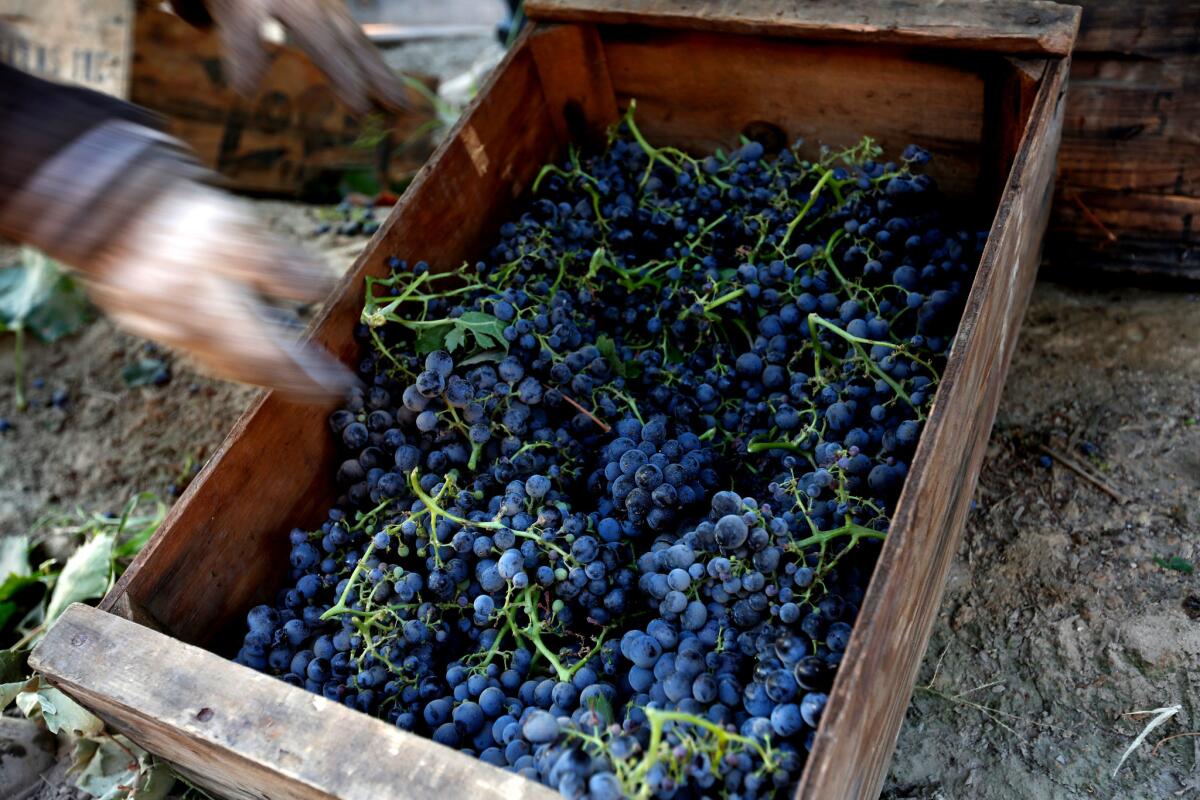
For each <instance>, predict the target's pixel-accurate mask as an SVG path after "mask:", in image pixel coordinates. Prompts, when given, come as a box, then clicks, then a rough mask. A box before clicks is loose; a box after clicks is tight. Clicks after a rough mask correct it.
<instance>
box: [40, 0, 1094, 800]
mask: <svg viewBox="0 0 1200 800" xmlns="http://www.w3.org/2000/svg"><path fill="white" fill-rule="evenodd" d="M735 5H736V9H737V12H738V13H737V15H736V16H734V15H732V14H730V13H728V9H732V8H734V7H735ZM898 8H900V6H899V5H897V4H894V3H891V2H887V0H871V1H869V2H868V1H867V0H855V1H854V2H838V0H809V1H808V2H805V3H803V4H796V3H793V2H788V1H787V0H753V2H749V1H748V0H743V2H739V3H737V4H734V3H732V2H730V3H717V2H711V3H701V2H700V0H673V1H672V2H669V3H666V2H664V3H661V4H659V3H647V2H635V0H621V1H620V2H615V1H614V0H603V2H601V0H594V2H592V1H589V0H536V2H535V0H530V1H529V3H528V5H527V9H528V10H529V12H530V14H531V16H533V17H534V18H535V19H537V20H539V21H538V22H537V23H536V24H534V25H533V26H532V27H531V28H530V29H528V30H526V31H525V33H524V34H523V35H522V37H521V39H520V41H519V43H518V45H517V46H516V47H515V48H514V49H513V50H512V51H511V52H510V53H509V54H508V56H507V57H506V59H505V61H504V62H503V64H502V65H501V66H500V68H499V69H498V70H497V71H496V73H495V74H494V75H493V76H492V77H491V78H490V79H489V81H488V82H487V84H486V85H485V86H484V87H483V88H482V90H481V92H480V93H479V96H478V97H477V99H476V100H475V102H474V103H473V104H472V106H471V107H470V108H469V109H468V111H467V113H466V114H465V115H464V116H463V118H462V119H461V120H460V122H459V123H458V125H457V126H456V127H455V129H454V130H453V131H452V132H451V134H450V136H449V137H448V138H447V139H446V141H445V142H444V143H443V144H442V145H441V147H440V148H439V150H438V152H437V153H436V154H435V156H434V157H433V159H432V160H431V161H430V163H429V164H428V165H427V166H426V167H425V168H424V169H423V170H422V172H421V173H420V174H419V175H418V176H417V178H416V180H415V181H414V182H413V184H412V186H411V187H410V188H409V190H408V192H407V193H406V194H405V196H404V198H403V199H402V201H401V203H400V204H399V205H398V206H397V208H396V209H395V210H394V212H393V213H392V215H391V216H390V217H389V219H388V220H387V222H386V223H385V225H384V226H383V228H382V229H381V230H380V231H379V232H378V233H377V234H376V236H375V238H374V239H373V240H372V242H371V244H370V246H369V247H368V248H367V250H366V252H365V253H364V254H363V255H362V256H361V257H360V259H359V260H358V262H357V263H356V265H355V268H354V269H352V270H351V271H350V273H349V274H348V275H347V277H346V278H345V279H344V281H343V282H342V284H341V285H340V286H339V288H338V289H337V292H336V294H335V296H334V298H333V300H332V301H331V302H330V303H329V304H328V305H327V307H326V309H325V311H324V313H323V315H322V316H321V318H320V319H319V320H317V321H316V323H315V337H316V338H317V339H318V340H319V341H321V342H323V343H324V344H325V345H326V346H327V347H329V348H330V349H331V350H332V352H334V353H336V354H337V355H338V356H339V357H341V358H342V359H344V360H345V361H347V362H348V363H349V362H352V361H354V359H355V358H356V352H355V343H354V338H353V333H352V329H353V326H354V323H355V321H356V320H357V318H358V315H359V311H360V309H361V305H362V301H363V277H364V276H365V275H375V276H382V275H384V274H385V273H386V271H387V267H386V263H385V262H386V259H387V258H388V257H389V256H390V255H392V254H394V253H399V254H402V255H404V256H406V257H411V258H425V259H427V260H428V261H429V262H430V263H431V265H433V267H434V268H435V269H439V270H450V269H454V268H455V267H456V266H457V265H459V264H461V263H462V262H463V261H464V259H470V257H471V256H472V255H474V254H476V253H478V252H479V251H480V250H481V249H482V247H483V246H484V245H485V244H486V239H488V238H489V237H490V236H491V235H492V232H493V231H494V230H495V226H496V224H497V222H498V221H499V220H500V219H501V218H502V217H503V216H504V215H505V214H506V213H507V212H508V210H509V209H510V207H511V205H512V203H513V201H514V199H515V198H517V197H518V196H519V195H521V193H522V192H523V191H524V190H525V189H526V188H527V187H528V186H529V184H530V182H531V181H532V180H533V178H534V176H535V175H536V174H537V172H538V170H539V168H540V166H541V165H542V164H543V163H545V162H546V160H547V159H550V158H552V157H555V156H556V155H559V154H561V153H562V152H563V150H564V148H565V146H566V144H567V142H568V141H570V140H576V141H578V140H586V139H589V138H591V137H595V136H597V135H599V134H600V133H601V132H602V131H603V130H604V129H605V127H606V126H607V125H608V124H609V123H611V122H612V121H613V120H615V119H616V118H617V113H618V108H619V107H621V106H623V105H625V104H626V103H627V101H629V100H630V99H633V98H636V99H637V101H638V123H639V126H640V127H641V128H642V129H643V131H644V132H645V134H646V135H647V136H648V137H649V138H650V139H651V140H652V141H661V142H668V143H672V144H676V145H683V146H687V147H691V148H695V149H698V150H707V149H711V148H713V147H715V146H717V145H721V144H728V143H729V142H730V141H731V140H734V139H736V137H737V136H738V134H739V133H741V132H742V131H743V130H745V129H747V127H760V128H761V127H762V126H763V124H764V123H766V124H769V125H773V126H776V127H777V128H778V129H779V130H780V131H781V132H782V133H783V134H784V135H785V136H787V138H788V139H789V140H790V139H792V138H794V137H796V136H803V137H805V138H807V139H808V140H809V141H810V142H814V143H815V142H817V141H824V142H827V143H829V144H844V143H847V142H854V141H857V140H858V138H859V137H860V136H861V135H863V134H870V135H872V136H875V137H876V138H877V139H879V140H880V141H881V142H882V143H883V145H884V146H885V147H887V148H888V149H889V150H891V151H893V152H896V151H898V150H899V149H900V148H901V147H903V146H904V145H906V144H908V143H910V142H917V143H920V144H923V145H926V146H928V147H929V148H930V149H932V150H933V151H934V153H935V162H934V163H935V165H936V170H935V172H936V175H937V177H938V178H939V180H940V181H941V183H942V185H943V186H944V187H945V188H946V189H947V191H948V192H949V194H950V195H951V197H952V198H953V199H954V200H955V201H957V202H959V203H961V204H962V206H963V207H974V208H975V209H976V210H977V211H978V212H979V213H980V214H981V215H983V216H982V217H981V218H983V219H987V218H990V219H992V225H991V231H990V238H989V240H988V243H987V247H986V250H985V252H984V255H983V257H982V260H981V263H980V266H979V270H978V273H977V275H976V277H975V281H974V285H973V287H972V289H971V292H970V295H969V298H968V301H967V305H966V310H965V312H964V315H963V319H962V322H961V325H960V328H959V331H958V334H957V338H956V340H955V344H954V348H953V351H952V353H951V355H950V357H949V362H948V364H947V366H946V369H945V373H944V376H943V379H942V382H941V385H940V387H939V389H938V393H937V396H936V399H935V402H934V406H933V409H932V411H931V414H930V417H929V420H928V423H927V426H926V429H925V432H924V435H923V436H922V439H921V442H920V445H919V447H918V451H917V454H916V456H915V458H914V460H913V464H912V469H911V471H910V474H909V477H908V480H907V483H906V485H905V487H904V491H903V494H902V496H901V498H900V500H899V504H898V508H897V510H896V513H895V515H894V518H893V521H892V525H891V531H890V534H889V536H888V539H887V541H886V543H885V545H884V547H883V550H882V553H881V556H880V560H879V562H878V566H877V567H876V571H875V575H874V577H873V579H872V582H871V584H870V587H869V589H868V592H867V596H866V598H865V600H864V603H863V606H862V610H861V614H860V616H859V622H858V624H857V625H856V626H855V630H854V634H853V638H852V641H851V643H850V646H849V649H848V650H847V652H846V656H845V660H844V662H843V665H842V667H841V670H840V672H839V674H838V678H837V681H836V683H835V685H834V688H833V690H832V693H831V697H830V700H829V704H828V706H827V709H826V711H825V715H824V718H823V720H822V723H821V727H820V729H819V731H818V735H817V739H816V745H815V749H814V750H813V752H812V755H811V758H810V760H809V762H808V765H807V768H806V771H805V772H804V775H803V777H802V779H801V784H800V787H799V794H798V796H799V797H803V798H813V799H817V798H819V799H820V800H831V799H833V800H836V799H837V798H869V797H872V796H874V795H875V794H876V793H877V792H878V789H879V786H880V785H881V783H882V780H883V777H884V775H885V772H886V768H887V764H888V761H889V759H890V754H891V752H892V749H893V747H894V744H895V739H896V735H897V733H898V731H899V728H900V724H901V721H902V719H903V716H904V712H905V709H906V707H907V704H908V699H909V695H910V693H911V690H912V686H913V682H914V680H915V676H916V671H917V669H918V666H919V664H920V662H921V658H922V654H923V652H924V649H925V646H926V644H927V641H928V638H929V633H930V629H931V627H932V625H933V621H934V618H935V615H936V613H937V609H938V605H939V601H940V598H941V593H942V587H943V582H944V579H945V576H946V571H947V569H948V568H949V564H950V562H951V559H952V558H953V556H954V552H955V549H956V544H957V542H958V539H959V536H960V533H961V530H962V525H963V521H964V518H965V515H966V512H967V506H968V503H969V501H970V497H971V494H972V490H973V488H974V486H975V480H976V477H977V473H978V470H979V467H980V462H981V460H982V458H983V452H984V448H985V446H986V443H987V439H988V434H989V431H990V428H991V424H992V420H993V418H994V415H995V411H996V405H997V403H998V401H999V398H1000V391H1001V387H1002V385H1003V383H1004V376H1005V373H1006V371H1007V367H1008V363H1009V359H1010V357H1011V355H1012V352H1013V349H1014V347H1015V343H1016V339H1017V332H1018V329H1019V326H1020V322H1021V318H1022V315H1023V312H1024V309H1025V307H1026V303H1027V300H1028V295H1029V291H1030V288H1031V286H1032V284H1033V280H1034V276H1035V274H1036V270H1037V264H1038V260H1039V256H1040V250H1041V240H1042V234H1043V231H1044V229H1045V225H1046V221H1047V217H1048V214H1049V207H1050V200H1051V196H1052V189H1053V181H1054V169H1055V156H1056V153H1057V149H1058V142H1059V136H1060V132H1061V125H1062V115H1063V110H1064V93H1065V90H1066V81H1067V73H1068V69H1069V52H1070V48H1071V44H1072V40H1073V37H1074V33H1075V29H1076V25H1077V22H1078V9H1076V8H1074V7H1068V6H1060V5H1055V4H1051V3H1045V2H1038V1H1031V0H1003V1H1000V0H998V1H997V2H992V3H988V4H986V5H980V4H976V3H974V2H960V1H959V0H945V2H942V3H939V4H937V5H930V6H928V7H925V6H921V8H922V9H924V10H922V11H920V12H914V11H913V10H912V9H911V7H909V6H904V8H903V10H899V11H897V10H896V9H898ZM654 9H661V10H658V11H655V10H654ZM555 23H557V24H555ZM1014 53H1015V54H1017V55H1013V54H1014ZM327 413H328V409H326V408H314V407H304V406H297V405H292V404H289V403H287V402H286V401H284V400H283V399H282V398H281V397H278V396H275V395H267V396H265V397H263V398H261V399H260V400H258V401H257V402H256V403H255V404H254V406H253V407H252V408H251V409H250V410H249V411H248V412H247V413H246V414H245V416H243V417H242V419H241V420H240V421H239V422H238V423H237V425H236V426H235V428H234V430H233V431H232V432H231V434H230V436H229V437H228V438H227V439H226V441H225V443H224V444H223V445H222V447H221V449H220V450H219V451H218V453H217V454H216V455H215V456H214V458H213V459H212V461H211V462H210V463H209V464H208V466H207V467H206V468H205V469H204V471H203V472H202V473H201V474H200V476H198V477H197V479H196V480H195V481H194V482H193V483H192V485H191V487H190V488H189V489H188V491H187V492H186V493H185V494H184V496H183V497H182V498H181V499H180V501H179V502H178V503H177V504H176V506H175V507H174V508H173V509H172V511H171V513H170V515H169V517H168V519H167V521H166V523H165V524H164V525H163V527H162V529H161V530H160V531H159V533H158V534H157V535H156V536H155V538H154V539H153V540H152V541H151V543H150V544H149V545H148V547H147V548H146V549H145V551H144V552H143V553H142V554H141V555H140V556H139V557H138V559H137V561H136V562H135V563H134V564H133V566H132V567H131V568H130V569H129V571H128V572H127V573H126V575H125V576H124V577H123V578H122V579H121V581H120V582H119V583H118V584H117V585H116V586H115V587H114V589H113V590H112V592H110V593H109V595H108V597H107V598H106V599H105V601H104V604H103V606H102V609H103V610H94V609H88V608H84V607H81V606H77V607H73V608H71V609H70V610H69V611H68V612H67V614H66V615H65V616H64V617H63V619H62V621H61V622H60V623H59V624H58V625H57V626H55V628H54V629H53V630H52V631H51V632H50V633H49V634H48V635H47V637H46V638H45V639H44V640H43V641H42V643H41V644H40V645H39V647H38V648H37V650H36V651H35V652H34V654H33V658H32V663H33V665H34V666H35V667H36V668H37V669H39V670H41V671H42V672H43V673H44V674H46V675H47V676H48V677H49V678H50V679H51V680H52V681H54V682H55V683H57V684H58V685H60V686H62V687H64V688H65V689H66V690H67V691H69V692H71V693H72V694H74V695H75V696H77V697H79V698H80V699H81V700H82V701H83V702H85V703H86V704H87V705H88V706H89V707H91V708H92V709H93V710H95V711H96V712H97V713H98V714H100V715H101V716H102V717H103V718H104V719H106V720H107V721H108V722H109V723H110V724H112V725H113V726H114V727H115V728H117V729H118V730H121V731H124V732H126V733H127V734H128V735H129V736H130V737H132V738H133V739H135V740H136V741H137V742H139V743H140V744H142V745H143V746H145V747H146V748H148V749H149V750H151V751H153V752H156V753H159V754H161V755H162V756H164V757H166V758H167V759H169V760H171V761H172V762H174V763H175V764H177V765H179V767H180V768H181V769H183V770H184V771H185V772H186V773H188V774H189V775H191V776H192V777H193V778H194V779H196V780H198V781H199V782H200V783H202V784H204V785H205V786H207V787H210V788H212V789H214V790H215V791H217V792H219V793H221V794H224V795H227V796H230V797H238V798H253V797H271V798H306V799H307V798H329V797H338V798H364V800H366V798H379V797H400V796H403V797H414V798H426V797H428V798H434V797H437V798H441V799H442V800H444V798H446V797H453V798H458V797H523V798H537V797H546V796H549V793H548V792H547V791H546V790H545V789H543V788H541V787H538V786H535V785H533V784H530V783H527V782H525V781H523V780H521V779H519V778H516V777H514V776H512V775H510V774H508V773H505V772H502V771H500V770H497V769H494V768H492V767H489V766H486V765H484V764H482V763H481V762H478V761H475V760H473V759H469V758H466V757H464V756H462V755H461V754H458V753H456V752H452V751H450V750H448V749H444V748H441V747H440V746H438V745H436V744H434V743H433V742H431V741H429V740H427V739H424V738H421V737H419V736H415V735H412V734H408V733H404V732H402V731H400V730H398V729H396V728H394V727H392V726H388V725H386V724H384V723H382V722H380V721H378V720H374V719H371V718H368V717H366V716H365V715H361V714H357V713H356V712H352V711H349V710H348V709H346V708H344V707H341V706H332V705H330V704H329V703H328V702H326V701H325V700H323V699H321V698H319V697H316V696H314V695H311V694H309V693H307V692H305V691H303V690H302V689H298V688H294V687H291V686H289V685H287V684H285V683H283V682H282V681H279V680H276V679H274V678H270V677H266V676H263V675H260V674H258V673H255V672H253V671H252V670H250V669H247V668H245V667H241V666H238V665H236V664H233V663H232V662H229V661H226V660H224V659H222V658H221V657H220V656H219V655H215V654H213V653H212V652H209V650H216V651H217V652H219V653H226V654H228V653H229V652H230V641H231V638H232V635H234V634H236V632H237V631H238V629H239V628H240V626H241V625H242V624H243V619H244V617H243V615H244V613H245V611H246V609H247V608H248V607H250V606H251V605H253V604H255V603H258V602H261V601H264V600H266V599H268V598H270V597H272V596H273V595H274V593H275V591H276V590H277V588H278V587H279V586H280V585H281V583H282V581H283V579H284V578H285V575H284V572H286V570H283V569H280V565H281V564H282V563H283V562H284V560H285V559H286V555H287V551H288V547H289V545H288V537H287V534H286V532H287V531H288V530H289V529H290V528H291V527H292V526H293V525H300V526H308V527H311V526H312V525H314V524H315V523H319V521H320V520H321V519H322V518H323V515H324V511H325V510H326V508H327V507H328V506H329V504H330V503H331V501H332V499H333V498H334V496H335V492H334V488H333V485H332V484H333V481H332V475H333V466H334V460H333V459H334V457H335V449H334V445H333V442H332V441H331V437H330V436H329V435H328V433H327V428H326V426H325V424H324V423H325V416H326V414H327ZM401 754H402V757H400V758H395V757H394V756H397V755H401Z"/></svg>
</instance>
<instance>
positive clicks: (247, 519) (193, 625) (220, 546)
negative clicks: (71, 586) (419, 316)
mask: <svg viewBox="0 0 1200 800" xmlns="http://www.w3.org/2000/svg"><path fill="white" fill-rule="evenodd" d="M526 38H527V37H526ZM524 41H525V40H522V42H523V43H522V44H521V45H520V46H518V47H517V48H515V49H514V50H513V51H512V52H511V53H510V54H509V55H508V57H507V58H506V60H505V62H504V63H503V64H502V66H501V68H500V69H498V70H497V72H496V74H494V75H493V77H492V79H491V80H490V82H489V83H488V84H487V85H485V86H484V87H483V89H482V90H481V92H480V94H479V97H478V99H477V100H476V101H475V103H474V104H473V105H472V107H471V108H470V109H468V111H467V112H466V113H465V114H464V116H463V118H462V120H460V122H459V123H458V125H457V126H456V127H455V129H454V130H453V131H452V132H451V134H450V136H449V137H448V138H447V140H446V141H445V142H444V143H443V144H442V146H441V147H440V148H439V150H438V153H437V154H436V155H435V156H434V158H433V159H431V161H430V163H429V164H427V165H426V166H425V167H424V168H423V169H422V170H421V172H420V173H419V174H418V176H417V177H416V179H415V180H414V181H413V184H412V185H411V186H410V187H409V189H408V191H407V192H406V193H405V194H404V197H403V198H402V200H401V202H400V203H399V204H398V205H397V207H396V208H395V209H394V210H393V212H392V214H391V215H390V216H389V217H388V219H387V221H386V222H385V223H384V225H383V227H382V228H381V229H380V231H379V232H378V233H377V234H376V235H375V237H374V238H373V239H372V241H371V243H370V244H369V245H368V247H367V249H366V251H365V252H364V254H363V255H362V256H360V257H359V259H358V261H356V262H355V265H354V267H353V268H352V269H351V270H349V272H348V273H347V275H346V276H345V277H344V278H343V279H342V281H341V283H339V285H338V286H337V288H336V289H335V290H334V292H333V294H332V295H331V297H332V298H333V300H332V302H331V303H330V304H329V305H328V306H327V307H326V308H325V310H324V311H323V312H322V315H321V316H320V317H319V318H318V319H317V320H316V321H315V322H314V328H315V331H316V333H315V338H316V340H317V341H319V342H321V343H322V344H324V345H325V346H326V347H327V348H328V349H329V350H330V351H331V352H332V353H334V354H335V355H336V356H337V357H338V358H340V359H341V360H342V361H344V362H346V363H348V364H353V363H356V361H357V352H358V349H357V344H356V342H355V340H354V335H353V333H354V327H355V324H356V322H357V321H358V318H359V313H360V311H361V309H362V302H363V296H364V285H363V278H364V277H365V276H366V275H375V276H383V275H385V274H386V273H387V269H388V268H387V265H386V261H387V259H388V257H390V256H392V255H396V256H398V257H400V258H409V259H411V260H413V261H416V260H420V259H425V260H427V261H429V263H430V265H431V267H432V268H433V269H436V270H443V271H444V270H451V269H455V268H457V267H458V266H459V265H460V264H462V263H463V261H464V260H467V259H470V258H471V257H472V256H473V255H474V254H475V248H476V247H478V246H479V244H480V243H481V239H482V237H483V236H484V235H485V234H487V233H488V232H489V231H490V230H491V228H492V227H494V226H495V224H496V222H497V219H498V217H499V215H501V214H502V213H503V212H504V211H505V210H506V209H507V208H508V207H509V206H510V205H511V203H512V201H513V200H514V199H515V198H516V197H518V196H519V195H520V194H521V192H522V191H523V190H524V189H525V187H526V186H527V185H528V184H529V183H530V182H531V181H532V179H533V177H534V176H535V175H536V174H537V170H538V169H539V168H540V166H541V165H542V164H543V163H545V161H546V160H547V159H549V158H552V157H554V156H555V155H556V154H557V152H558V151H559V148H560V143H559V142H558V140H557V138H556V137H555V134H554V128H553V126H552V125H551V123H550V121H549V116H548V113H547V110H546V104H545V100H544V98H543V96H542V91H541V87H540V85H539V83H538V76H537V72H536V70H535V68H534V64H533V60H532V57H531V56H530V54H529V50H528V46H527V45H526V44H524ZM328 411H329V409H328V408H321V407H317V406H305V405H296V404H293V403H289V402H287V401H285V400H284V399H283V398H282V397H280V396H278V395H276V394H270V395H267V396H266V397H265V398H263V399H262V400H260V401H259V402H258V403H257V404H256V405H255V406H254V407H253V408H251V409H250V410H249V411H248V412H247V413H246V414H245V415H244V416H243V417H242V418H241V419H240V420H239V421H238V423H237V424H236V425H235V427H234V429H233V430H232V431H231V432H230V434H229V436H228V437H227V438H226V440H225V442H224V443H223V444H222V445H221V448H220V449H219V450H218V452H217V453H216V454H215V455H214V456H213V458H212V459H211V460H210V462H209V464H208V465H207V466H206V467H205V469H204V470H203V471H202V472H201V474H200V475H199V476H198V477H197V478H196V480H195V481H194V482H193V483H192V485H191V486H190V487H189V488H188V490H187V492H185V494H184V496H183V497H182V498H181V499H180V501H179V502H178V503H177V504H176V505H175V506H174V508H172V509H171V512H170V514H169V515H168V517H167V520H166V521H165V522H164V524H163V526H162V528H161V529H160V531H159V532H158V533H157V534H156V535H155V537H154V538H153V539H152V540H151V542H150V544H149V545H148V546H147V548H146V549H145V550H144V551H143V552H142V554H141V555H140V556H139V557H138V558H137V560H136V561H135V562H134V564H133V565H132V566H131V567H130V569H129V570H128V571H127V572H126V574H125V576H124V577H123V578H122V579H121V581H119V582H118V584H117V586H116V587H115V588H114V589H113V591H112V592H110V594H109V597H107V598H106V599H105V603H104V606H103V607H104V608H113V609H121V608H131V607H132V608H135V609H138V610H139V613H142V614H145V615H146V616H147V617H148V618H149V619H153V620H155V621H156V623H157V626H158V627H159V628H161V629H163V630H166V631H169V632H171V633H172V634H173V635H175V636H178V637H179V638H181V639H183V640H184V641H187V642H192V643H198V644H204V643H207V642H208V641H209V640H210V639H211V638H212V636H213V635H214V634H216V633H217V632H218V631H220V630H221V629H222V628H223V627H224V626H225V625H226V624H228V623H230V622H231V621H232V620H234V619H235V618H236V617H237V616H238V615H240V614H241V613H244V612H245V610H246V608H248V607H249V606H250V605H252V604H253V603H255V602H261V601H262V600H264V599H266V598H267V597H270V596H271V594H272V592H273V590H274V589H275V588H276V587H277V586H278V582H279V580H280V578H281V576H280V574H279V573H280V568H279V565H280V564H281V563H282V562H283V560H284V559H285V558H286V554H287V547H288V544H287V531H288V529H289V528H290V527H291V526H293V525H301V526H312V525H314V524H317V523H319V521H320V520H321V519H322V518H323V514H324V511H325V509H327V508H328V507H329V506H330V505H331V504H332V502H333V500H334V498H335V491H334V487H333V486H332V480H331V478H332V475H331V472H332V465H334V464H335V463H336V461H335V458H336V453H335V452H334V446H333V443H332V441H331V437H330V436H329V433H328V429H327V427H326V425H325V417H326V415H327V413H328ZM184 576H187V579H186V580H185V579H184ZM201 587H203V588H201ZM125 594H128V597H127V598H124V599H120V598H121V596H122V595H125ZM118 601H120V602H118Z"/></svg>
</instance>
